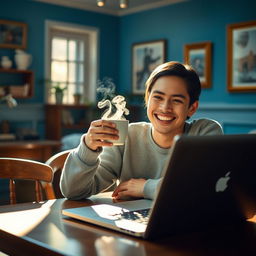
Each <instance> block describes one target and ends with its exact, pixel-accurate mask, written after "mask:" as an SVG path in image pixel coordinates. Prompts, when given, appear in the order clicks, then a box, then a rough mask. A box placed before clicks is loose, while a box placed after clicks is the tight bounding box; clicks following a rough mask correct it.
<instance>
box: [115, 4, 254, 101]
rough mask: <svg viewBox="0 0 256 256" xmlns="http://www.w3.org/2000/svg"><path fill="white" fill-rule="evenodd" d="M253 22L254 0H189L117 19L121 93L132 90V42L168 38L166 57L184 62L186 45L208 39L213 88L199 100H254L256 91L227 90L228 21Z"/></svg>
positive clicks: (204, 92)
mask: <svg viewBox="0 0 256 256" xmlns="http://www.w3.org/2000/svg"><path fill="white" fill-rule="evenodd" d="M252 20H255V21H256V1H255V0H246V1H244V0H237V1H233V0H190V1H188V2H183V3H177V4H174V5H169V6H165V7H162V8H158V9H156V10H153V11H145V12H143V13H137V14H133V15H128V16H124V17H122V18H121V20H120V59H119V62H120V76H119V84H120V85H121V84H122V86H123V87H122V88H120V89H121V90H122V91H123V92H129V90H131V81H132V80H131V79H132V78H131V47H132V44H133V43H135V42H144V41H150V40H158V39H166V40H167V60H176V61H181V62H183V47H184V45H185V44H190V43H198V42H204V41H211V42H212V44H213V51H212V87H211V88H209V89H204V90H203V92H202V96H201V102H207V103H209V102H215V103H216V102H225V103H246V104H249V103H253V104H255V103H256V93H255V92H254V93H229V92H228V91H227V86H226V85H227V82H226V81H227V47H226V44H227V40H226V38H227V37H226V27H227V25H228V24H232V23H239V22H244V21H252Z"/></svg>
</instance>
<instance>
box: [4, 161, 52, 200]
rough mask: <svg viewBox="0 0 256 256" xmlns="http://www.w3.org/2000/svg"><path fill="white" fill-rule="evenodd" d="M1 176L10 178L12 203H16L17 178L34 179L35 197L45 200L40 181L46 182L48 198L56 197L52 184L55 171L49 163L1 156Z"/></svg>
mask: <svg viewBox="0 0 256 256" xmlns="http://www.w3.org/2000/svg"><path fill="white" fill-rule="evenodd" d="M0 178H4V179H9V190H10V203H11V204H15V203H16V189H15V180H20V179H21V180H32V181H34V182H35V198H36V201H37V202H40V201H42V200H43V194H42V187H41V184H40V182H45V185H44V189H45V195H46V198H47V199H53V198H55V195H54V191H53V188H52V185H51V182H52V179H53V171H52V168H51V167H50V166H49V165H46V164H44V163H40V162H37V161H32V160H27V159H21V158H8V157H1V158H0Z"/></svg>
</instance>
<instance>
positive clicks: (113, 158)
mask: <svg viewBox="0 0 256 256" xmlns="http://www.w3.org/2000/svg"><path fill="white" fill-rule="evenodd" d="M184 134H186V135H189V136H190V135H216V134H223V130H222V128H221V126H220V124H219V123H218V122H216V121H214V120H210V119H198V120H193V121H192V122H186V123H185V127H184ZM169 152H170V148H169V149H166V148H161V147H159V146H158V145H157V144H156V143H155V142H154V140H153V138H152V125H151V123H147V122H138V123H131V124H130V125H129V129H128V136H127V139H126V141H125V145H124V146H113V147H104V148H103V149H102V150H101V151H100V152H96V151H92V150H90V149H89V148H88V147H87V146H86V145H85V143H84V140H83V136H82V137H81V142H80V144H79V146H78V147H77V148H75V149H74V150H72V151H71V153H70V154H69V156H68V158H67V160H66V163H65V165H64V168H63V171H62V175H61V180H60V188H61V191H62V193H63V195H64V196H65V197H67V198H69V199H74V200H76V199H82V198H88V197H89V196H91V195H94V194H97V193H99V192H103V191H107V190H113V189H114V188H115V186H116V181H117V180H119V181H120V182H123V181H127V180H129V179H132V178H134V179H139V178H144V179H146V183H145V186H144V190H143V194H144V198H147V199H153V198H154V197H155V192H156V191H157V187H158V185H159V184H160V180H161V177H162V170H163V168H164V165H165V162H166V159H167V157H168V154H169Z"/></svg>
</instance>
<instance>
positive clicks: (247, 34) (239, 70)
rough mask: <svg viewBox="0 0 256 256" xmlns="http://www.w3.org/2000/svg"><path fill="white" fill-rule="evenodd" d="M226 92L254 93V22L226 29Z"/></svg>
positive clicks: (255, 75)
mask: <svg viewBox="0 0 256 256" xmlns="http://www.w3.org/2000/svg"><path fill="white" fill-rule="evenodd" d="M227 44H228V45H227V49H228V61H227V71H228V77H227V82H228V91H230V92H236V91H238V92H242V91H244V92H246V91H256V21H252V22H244V23H238V24H232V25H229V26H228V27H227Z"/></svg>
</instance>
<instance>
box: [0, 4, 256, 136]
mask: <svg viewBox="0 0 256 256" xmlns="http://www.w3.org/2000/svg"><path fill="white" fill-rule="evenodd" d="M255 10H256V1H255V0H243V1H242V0H237V1H233V0H190V1H187V2H182V3H177V4H173V5H169V6H165V7H161V8H158V9H155V10H148V11H144V12H138V13H134V14H130V15H126V16H121V17H115V16H112V15H104V14H99V13H95V12H89V11H84V10H78V9H72V8H66V7H61V6H57V5H51V4H43V3H39V2H33V1H30V0H2V1H1V7H0V19H8V20H16V21H21V22H25V23H27V24H28V47H27V49H26V50H27V51H28V52H29V53H31V54H32V55H33V64H32V66H31V69H32V70H34V72H35V95H34V97H33V98H31V99H27V100H19V102H18V103H19V104H20V103H23V104H25V103H28V104H43V103H44V87H43V86H44V85H43V84H42V83H41V82H40V81H41V80H42V79H43V78H44V73H45V71H44V56H45V52H44V22H45V20H54V21H60V22H69V23H77V24H80V25H85V26H92V27H96V28H98V29H99V32H100V57H99V60H100V65H99V78H100V79H102V78H103V77H104V76H108V77H112V78H113V79H114V82H116V84H117V89H118V91H119V92H120V93H122V94H125V95H129V94H131V81H132V80H131V55H132V52H131V49H132V44H133V43H138V42H144V41H151V40H158V39H166V40H167V60H177V61H181V62H183V47H184V45H185V44H190V43H196V42H204V41H211V42H212V45H213V52H212V87H211V88H209V89H204V90H203V92H202V96H201V104H200V109H199V111H198V114H197V117H202V116H204V115H206V116H210V117H212V118H215V119H217V120H218V121H220V122H221V124H222V125H223V126H224V127H226V128H225V132H227V133H237V132H238V131H240V132H248V131H249V130H252V129H256V93H255V92H250V93H230V92H228V91H227V82H226V81H227V46H226V45H227V40H226V27H227V25H228V24H233V23H239V22H245V21H252V20H256V11H255ZM5 51H8V54H10V55H11V54H12V53H13V50H3V49H0V56H2V55H4V54H5ZM135 98H136V99H135V101H134V102H138V103H141V102H142V97H135ZM220 105H221V107H219V106H220ZM36 107H37V108H38V109H40V111H43V108H41V107H40V106H38V105H36ZM24 109H28V108H27V107H25V108H24ZM237 109H242V111H237ZM14 112H15V111H14ZM238 112H239V115H238ZM10 114H11V111H10ZM0 115H1V113H0ZM27 116H28V115H27ZM38 116H42V117H43V116H44V115H43V112H42V113H41V112H40V113H39V114H38ZM0 120H1V117H0ZM39 126H40V127H41V130H42V132H41V133H43V126H44V124H43V120H42V122H41V123H40V124H39Z"/></svg>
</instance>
